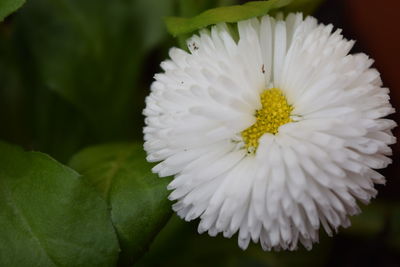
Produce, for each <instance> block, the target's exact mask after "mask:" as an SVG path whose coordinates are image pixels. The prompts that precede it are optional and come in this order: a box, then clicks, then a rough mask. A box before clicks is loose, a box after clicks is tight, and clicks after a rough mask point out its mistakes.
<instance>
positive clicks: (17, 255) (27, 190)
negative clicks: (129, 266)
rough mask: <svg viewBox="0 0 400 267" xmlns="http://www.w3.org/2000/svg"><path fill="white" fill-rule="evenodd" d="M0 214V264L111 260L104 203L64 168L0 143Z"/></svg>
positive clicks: (113, 243)
mask: <svg viewBox="0 0 400 267" xmlns="http://www.w3.org/2000/svg"><path fill="white" fill-rule="evenodd" d="M0 218H1V220H0V236H1V238H0V265H1V266H9V267H13V266H16V267H23V266H29V267H31V266H40V267H46V266H110V265H113V264H115V263H116V260H117V256H118V251H119V248H118V241H117V238H116V235H115V232H114V229H113V227H112V224H111V222H110V218H109V212H108V210H107V205H106V203H105V201H104V200H103V199H102V198H101V197H100V196H99V195H98V194H97V193H96V192H95V191H94V190H93V189H92V188H90V187H89V186H87V185H86V184H85V183H84V182H83V181H82V180H81V179H80V177H79V174H78V173H76V172H75V171H73V170H71V169H70V168H68V167H65V166H63V165H61V164H60V163H58V162H56V161H55V160H53V159H52V158H50V157H48V156H47V155H45V154H42V153H38V152H25V151H23V150H22V149H20V148H18V147H15V146H12V145H8V144H6V143H1V142H0Z"/></svg>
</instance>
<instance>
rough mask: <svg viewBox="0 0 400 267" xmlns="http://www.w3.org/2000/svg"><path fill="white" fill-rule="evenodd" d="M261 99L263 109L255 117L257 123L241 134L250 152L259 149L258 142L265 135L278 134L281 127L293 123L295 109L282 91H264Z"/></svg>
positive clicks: (275, 89)
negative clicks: (292, 114) (292, 113)
mask: <svg viewBox="0 0 400 267" xmlns="http://www.w3.org/2000/svg"><path fill="white" fill-rule="evenodd" d="M260 98H261V105H262V107H261V109H259V110H257V111H256V113H255V115H254V116H255V117H256V122H255V123H254V124H253V125H252V126H250V127H249V128H247V129H246V130H244V131H243V132H242V133H241V134H242V138H243V141H244V142H245V144H246V148H247V150H248V151H249V152H254V151H255V150H256V149H257V147H258V140H259V139H260V137H261V136H262V135H263V134H265V133H271V134H277V133H278V129H279V127H280V126H281V125H283V124H286V123H289V122H291V121H292V119H291V118H290V114H291V112H292V110H293V107H292V106H291V105H289V104H288V102H287V100H286V97H285V96H284V95H283V93H282V91H281V90H280V89H278V88H271V89H268V90H264V91H263V92H262V93H261V94H260Z"/></svg>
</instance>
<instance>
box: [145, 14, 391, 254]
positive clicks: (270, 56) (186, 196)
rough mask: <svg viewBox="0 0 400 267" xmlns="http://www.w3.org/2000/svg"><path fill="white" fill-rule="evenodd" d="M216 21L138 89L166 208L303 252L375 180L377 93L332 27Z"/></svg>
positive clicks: (366, 69) (371, 76)
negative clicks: (164, 184) (145, 90)
mask: <svg viewBox="0 0 400 267" xmlns="http://www.w3.org/2000/svg"><path fill="white" fill-rule="evenodd" d="M237 29H238V33H239V37H238V39H239V40H235V37H233V36H235V35H234V34H231V33H230V31H229V29H228V27H227V26H226V25H225V24H219V25H217V26H214V27H212V28H211V30H210V31H209V30H206V29H204V30H202V31H200V34H199V35H194V36H193V37H191V39H189V40H188V48H189V50H190V53H187V52H185V51H183V50H181V49H177V48H172V49H171V50H170V57H171V60H166V61H164V62H162V63H161V67H162V68H163V70H164V73H161V74H156V75H155V81H154V83H153V84H152V86H151V94H150V95H149V96H148V97H147V99H146V103H147V106H146V108H145V110H144V115H145V116H146V127H145V128H144V134H145V145H144V147H145V150H146V151H147V153H148V157H147V159H148V161H151V162H158V161H161V162H160V163H159V164H158V165H157V166H155V167H154V169H153V171H154V172H156V173H158V174H159V175H160V176H169V175H175V178H174V180H173V181H172V182H171V183H170V185H169V187H168V188H169V189H170V190H173V192H172V193H171V195H170V199H171V200H177V202H176V203H175V204H174V205H173V209H174V210H175V211H176V212H177V214H178V215H179V216H180V217H182V218H184V219H185V220H187V221H190V220H193V219H195V218H200V224H199V227H198V230H199V232H200V233H202V232H205V231H208V233H209V234H210V235H211V236H215V235H216V234H217V233H220V232H222V233H223V235H224V236H225V237H231V236H232V235H233V234H235V233H236V232H239V235H238V241H239V246H240V247H241V248H242V249H246V247H247V246H248V244H249V242H250V240H253V242H256V243H257V242H260V243H261V246H262V247H263V249H264V250H270V249H271V248H274V249H281V248H283V249H290V250H293V249H296V248H297V245H298V242H300V243H302V244H303V245H304V246H305V247H306V248H308V249H310V248H311V246H312V243H313V242H317V241H318V230H319V228H320V226H321V225H322V227H323V228H324V229H325V231H326V232H327V233H328V234H329V235H331V234H332V230H337V228H338V227H339V226H343V227H347V226H349V225H350V222H349V218H348V217H349V215H354V214H357V213H358V212H359V211H360V210H359V207H358V205H357V203H356V200H359V201H361V202H363V203H368V202H369V200H370V199H371V197H374V196H375V195H376V193H377V191H376V190H375V189H374V183H378V184H382V183H384V182H385V179H384V177H383V176H382V175H380V174H379V173H378V172H376V171H374V170H373V169H379V168H384V167H386V166H387V165H388V164H389V163H391V160H390V159H389V158H388V157H386V156H388V155H390V154H391V149H390V148H389V147H388V145H389V144H393V143H394V142H395V138H394V137H393V135H392V133H391V129H392V128H393V127H394V126H395V122H394V121H392V120H389V119H382V117H384V116H386V115H388V114H390V113H392V112H394V110H393V108H392V106H391V105H390V103H389V95H388V93H389V90H388V89H387V88H383V87H381V86H382V82H381V79H380V75H379V73H378V72H377V71H376V70H375V69H373V68H370V67H371V65H372V63H373V60H371V59H369V58H368V56H366V55H365V54H356V55H348V53H349V51H350V49H351V48H352V46H353V44H354V42H353V41H348V40H346V39H343V36H342V35H341V34H340V32H341V31H340V30H336V31H334V32H332V29H333V26H332V25H328V26H325V25H321V24H318V22H317V21H316V19H314V18H312V17H307V18H305V19H303V17H302V15H301V14H290V15H289V16H288V17H287V18H286V19H284V20H282V19H274V18H272V17H270V16H264V17H262V18H261V19H256V18H254V19H251V20H246V21H241V22H239V23H238V24H237Z"/></svg>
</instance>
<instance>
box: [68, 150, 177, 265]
mask: <svg viewBox="0 0 400 267" xmlns="http://www.w3.org/2000/svg"><path fill="white" fill-rule="evenodd" d="M70 166H71V167H72V168H74V169H75V170H76V171H78V172H79V173H81V174H82V175H83V179H84V180H85V181H86V182H88V183H89V184H91V185H92V186H93V187H94V188H96V189H97V190H98V191H99V192H100V193H101V195H102V196H103V198H104V199H106V200H107V202H108V203H109V205H110V208H111V220H112V222H113V225H114V226H115V229H116V232H117V234H118V237H119V241H120V247H121V253H120V258H119V263H120V264H121V265H123V266H127V265H129V264H132V263H133V262H134V261H136V260H137V259H138V258H139V257H140V256H141V255H143V254H144V253H145V252H146V251H147V250H148V246H149V243H150V242H151V241H152V240H153V239H154V237H155V236H156V234H157V233H158V232H159V231H160V230H161V228H162V227H163V226H164V225H165V223H166V222H167V220H168V219H169V217H170V215H171V209H170V201H169V200H168V198H167V196H168V192H167V191H166V190H165V188H166V187H167V185H168V183H169V182H170V181H171V179H168V178H163V179H158V177H157V175H155V174H150V173H149V169H150V168H151V164H150V163H148V162H146V155H145V152H144V151H143V148H142V145H141V144H139V143H119V144H106V145H98V146H94V147H89V148H86V149H84V150H83V151H81V152H79V153H78V154H76V155H75V156H74V157H73V158H72V160H71V162H70Z"/></svg>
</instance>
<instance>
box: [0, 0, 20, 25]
mask: <svg viewBox="0 0 400 267" xmlns="http://www.w3.org/2000/svg"><path fill="white" fill-rule="evenodd" d="M24 3H25V0H1V1H0V21H3V19H4V18H5V17H7V16H8V15H10V14H11V13H13V12H15V11H16V10H17V9H18V8H20V7H21V6H22V5H23V4H24Z"/></svg>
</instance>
